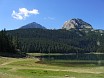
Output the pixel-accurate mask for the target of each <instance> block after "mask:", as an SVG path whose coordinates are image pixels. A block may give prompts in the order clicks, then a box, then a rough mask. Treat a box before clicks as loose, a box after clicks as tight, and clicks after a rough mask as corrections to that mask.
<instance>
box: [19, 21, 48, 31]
mask: <svg viewBox="0 0 104 78" xmlns="http://www.w3.org/2000/svg"><path fill="white" fill-rule="evenodd" d="M28 28H40V29H46V28H45V27H44V26H42V25H40V24H38V23H36V22H32V23H29V24H27V25H24V26H22V27H20V28H19V29H28Z"/></svg>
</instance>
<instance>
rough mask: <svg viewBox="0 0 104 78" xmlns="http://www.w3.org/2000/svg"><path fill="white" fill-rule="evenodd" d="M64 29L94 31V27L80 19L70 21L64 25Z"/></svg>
mask: <svg viewBox="0 0 104 78" xmlns="http://www.w3.org/2000/svg"><path fill="white" fill-rule="evenodd" d="M62 29H66V30H70V29H93V28H92V26H91V25H90V24H89V23H87V22H85V21H83V20H82V19H79V18H74V19H71V20H68V21H66V22H65V23H64V25H63V27H62Z"/></svg>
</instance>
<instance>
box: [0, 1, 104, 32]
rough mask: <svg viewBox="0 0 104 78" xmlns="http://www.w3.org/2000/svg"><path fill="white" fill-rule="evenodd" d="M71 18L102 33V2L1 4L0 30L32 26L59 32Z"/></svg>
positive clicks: (103, 24)
mask: <svg viewBox="0 0 104 78" xmlns="http://www.w3.org/2000/svg"><path fill="white" fill-rule="evenodd" d="M72 18H80V19H83V20H84V21H86V22H88V23H90V24H91V25H92V26H93V28H94V29H104V0H0V30H1V29H4V28H6V29H7V30H12V29H17V28H19V27H21V26H23V25H25V24H28V23H31V22H37V23H39V24H41V25H43V26H45V27H46V28H48V29H54V28H55V29H59V28H61V27H62V25H63V24H64V22H65V21H67V20H70V19H72Z"/></svg>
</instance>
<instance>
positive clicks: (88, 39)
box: [7, 28, 104, 53]
mask: <svg viewBox="0 0 104 78" xmlns="http://www.w3.org/2000/svg"><path fill="white" fill-rule="evenodd" d="M7 33H8V34H10V35H12V36H14V37H18V40H19V46H20V49H21V51H24V52H43V53H50V52H51V53H76V52H79V53H85V52H104V49H103V47H104V31H103V30H93V29H82V30H77V29H70V30H64V29H59V30H48V29H38V28H32V29H17V30H11V31H7Z"/></svg>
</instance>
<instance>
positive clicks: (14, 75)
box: [0, 57, 104, 78]
mask: <svg viewBox="0 0 104 78" xmlns="http://www.w3.org/2000/svg"><path fill="white" fill-rule="evenodd" d="M57 62H59V61H55V64H48V63H45V62H41V61H40V60H39V59H37V58H6V57H0V78H104V66H88V65H87V66H86V65H85V66H84V65H83V66H81V65H77V64H67V66H66V65H65V64H64V63H63V64H62V65H60V64H57ZM60 62H62V61H60Z"/></svg>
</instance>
